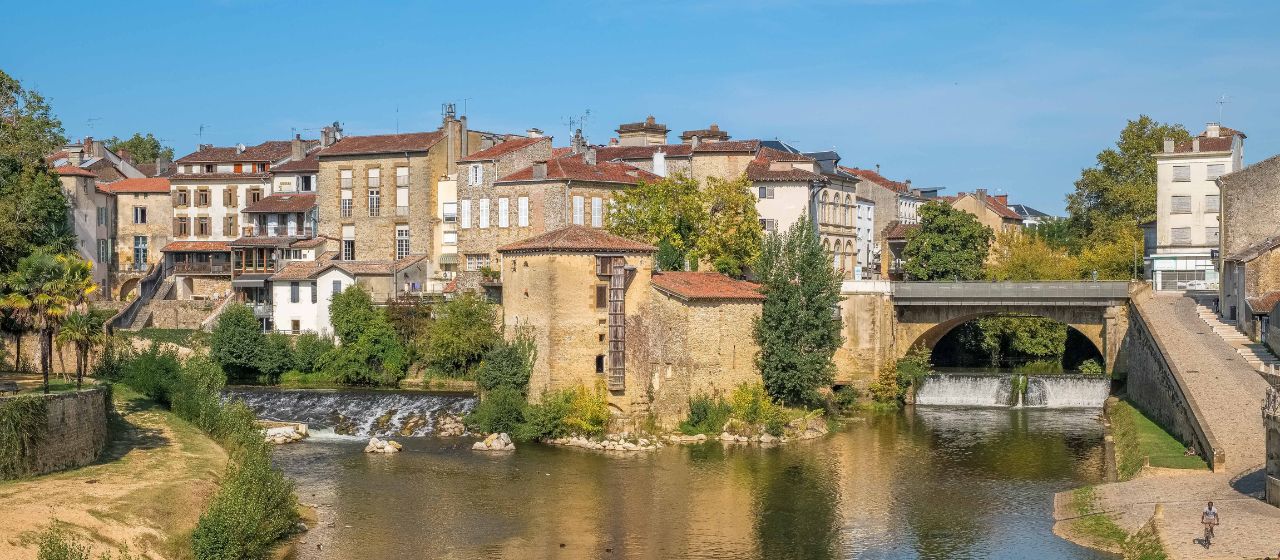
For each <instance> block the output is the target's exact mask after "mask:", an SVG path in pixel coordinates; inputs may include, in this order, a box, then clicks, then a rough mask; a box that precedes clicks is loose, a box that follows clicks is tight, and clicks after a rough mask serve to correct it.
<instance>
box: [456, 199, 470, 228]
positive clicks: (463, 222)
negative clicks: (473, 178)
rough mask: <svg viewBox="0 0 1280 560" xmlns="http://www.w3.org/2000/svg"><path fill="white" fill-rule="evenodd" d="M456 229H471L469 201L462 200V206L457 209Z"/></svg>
mask: <svg viewBox="0 0 1280 560" xmlns="http://www.w3.org/2000/svg"><path fill="white" fill-rule="evenodd" d="M458 227H460V228H463V229H466V228H469V227H471V201H470V200H464V201H462V205H461V206H459V207H458Z"/></svg>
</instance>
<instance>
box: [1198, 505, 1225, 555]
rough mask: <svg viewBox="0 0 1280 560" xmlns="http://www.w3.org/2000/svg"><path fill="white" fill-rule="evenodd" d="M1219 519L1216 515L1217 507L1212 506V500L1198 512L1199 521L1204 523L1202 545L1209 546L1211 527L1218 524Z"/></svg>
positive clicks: (1211, 534)
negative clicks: (1202, 510) (1201, 511)
mask: <svg viewBox="0 0 1280 560" xmlns="http://www.w3.org/2000/svg"><path fill="white" fill-rule="evenodd" d="M1220 521H1221V519H1220V518H1219V517H1218V510H1217V508H1215V507H1213V502H1209V505H1207V506H1205V507H1204V512H1203V513H1201V514H1200V522H1201V523H1203V524H1204V547H1205V548H1209V539H1212V538H1214V535H1213V528H1214V527H1217V526H1218V523H1219V522H1220Z"/></svg>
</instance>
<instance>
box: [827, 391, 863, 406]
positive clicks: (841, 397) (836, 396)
mask: <svg viewBox="0 0 1280 560" xmlns="http://www.w3.org/2000/svg"><path fill="white" fill-rule="evenodd" d="M859 398H862V394H861V393H860V392H859V391H858V388H857V387H854V386H853V385H844V386H842V387H840V388H839V389H837V390H836V392H835V393H832V395H831V409H832V410H833V411H835V412H849V411H851V410H853V409H854V408H855V407H857V406H858V399H859Z"/></svg>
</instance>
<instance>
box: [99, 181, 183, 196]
mask: <svg viewBox="0 0 1280 560" xmlns="http://www.w3.org/2000/svg"><path fill="white" fill-rule="evenodd" d="M100 188H101V189H102V190H104V191H107V192H109V193H115V194H124V193H165V194H167V193H168V192H169V179H168V178H165V177H146V178H142V179H123V180H120V181H116V182H114V183H107V184H105V185H102V186H101V187H100Z"/></svg>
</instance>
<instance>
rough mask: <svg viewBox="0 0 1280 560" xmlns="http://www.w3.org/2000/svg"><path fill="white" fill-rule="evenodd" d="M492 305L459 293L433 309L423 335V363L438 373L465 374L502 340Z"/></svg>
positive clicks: (478, 298) (459, 375)
mask: <svg viewBox="0 0 1280 560" xmlns="http://www.w3.org/2000/svg"><path fill="white" fill-rule="evenodd" d="M496 323H497V312H496V309H495V307H494V305H493V304H491V303H489V302H487V301H485V300H484V299H483V298H481V297H480V296H477V295H475V294H463V295H462V296H459V297H458V298H455V299H453V300H452V301H449V302H448V303H445V304H444V305H442V306H440V307H439V309H438V310H437V316H436V320H435V322H434V323H432V324H431V331H430V334H429V335H428V336H427V344H426V349H425V350H424V356H423V358H424V362H425V364H426V366H427V367H428V368H430V369H432V370H433V371H435V372H437V373H440V374H441V375H448V376H453V377H467V376H470V375H471V374H472V373H473V372H472V370H473V369H474V368H475V367H476V365H477V364H479V363H480V360H481V358H483V357H484V356H485V354H487V353H488V352H489V350H490V349H492V348H493V347H494V346H497V345H498V344H499V343H501V342H502V335H501V334H500V333H499V332H498V330H497V328H496V326H495V324H496Z"/></svg>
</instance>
